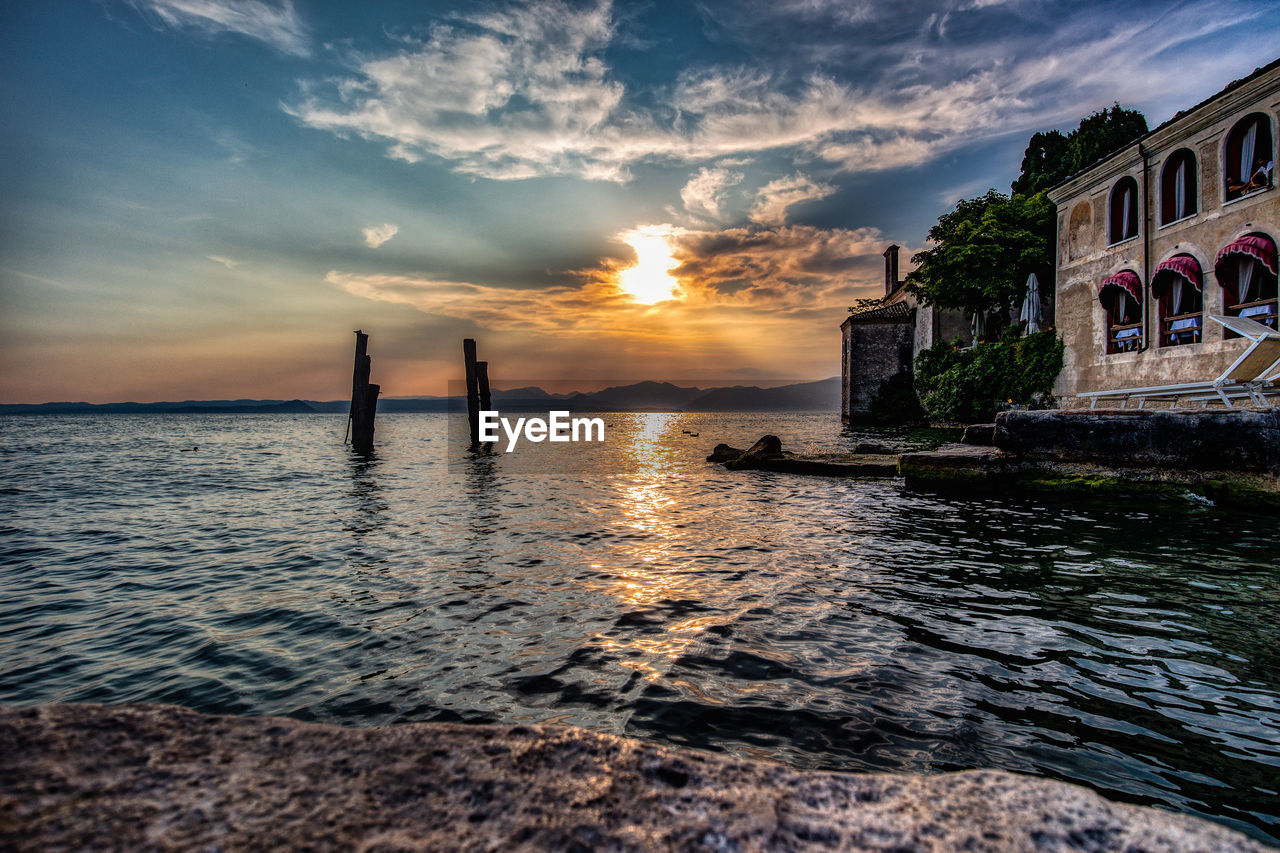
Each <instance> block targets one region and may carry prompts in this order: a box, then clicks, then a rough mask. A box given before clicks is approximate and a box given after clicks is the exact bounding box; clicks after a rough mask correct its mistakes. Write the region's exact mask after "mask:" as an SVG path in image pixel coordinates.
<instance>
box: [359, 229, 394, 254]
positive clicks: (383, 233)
mask: <svg viewBox="0 0 1280 853" xmlns="http://www.w3.org/2000/svg"><path fill="white" fill-rule="evenodd" d="M399 231H400V226H399V225H392V224H391V223H390V222H387V223H384V224H382V225H372V226H370V227H368V228H362V229H360V233H362V234H364V242H365V243H366V244H368V246H369V248H370V249H376V248H378V247H379V246H381V245H382V244H383V243H385V242H387V241H388V240H390V239H391V238H392V237H394V236H396V234H397V233H399Z"/></svg>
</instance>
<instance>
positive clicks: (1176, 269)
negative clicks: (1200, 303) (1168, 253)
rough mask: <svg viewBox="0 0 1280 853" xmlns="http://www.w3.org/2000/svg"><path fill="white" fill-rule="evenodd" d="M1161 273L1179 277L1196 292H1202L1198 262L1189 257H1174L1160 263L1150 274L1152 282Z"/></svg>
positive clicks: (1201, 277)
mask: <svg viewBox="0 0 1280 853" xmlns="http://www.w3.org/2000/svg"><path fill="white" fill-rule="evenodd" d="M1161 273H1167V274H1170V275H1176V276H1179V277H1180V278H1182V279H1184V280H1185V281H1186V282H1187V283H1188V284H1190V285H1191V286H1192V287H1194V288H1195V289H1196V290H1204V286H1203V276H1202V275H1201V274H1200V262H1199V261H1197V260H1196V259H1195V258H1193V257H1191V256H1190V255H1174V256H1173V257H1172V258H1170V259H1169V260H1167V261H1162V262H1161V263H1160V264H1159V266H1157V267H1156V269H1155V272H1153V273H1152V274H1151V280H1152V281H1153V282H1154V281H1155V278H1156V276H1158V275H1160V274H1161Z"/></svg>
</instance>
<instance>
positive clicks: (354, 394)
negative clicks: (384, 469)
mask: <svg viewBox="0 0 1280 853" xmlns="http://www.w3.org/2000/svg"><path fill="white" fill-rule="evenodd" d="M368 349H369V336H368V335H366V334H365V333H364V332H363V331H362V330H360V329H357V330H356V364H355V372H354V373H353V374H352V377H351V412H350V414H349V415H348V423H349V424H350V426H351V447H352V448H353V449H354V450H355V451H356V452H357V453H372V452H373V419H374V416H375V415H376V413H377V409H378V393H379V392H380V391H381V390H382V389H381V387H380V386H378V385H371V384H370V383H369V372H370V369H371V367H372V360H371V359H370V358H369V355H368Z"/></svg>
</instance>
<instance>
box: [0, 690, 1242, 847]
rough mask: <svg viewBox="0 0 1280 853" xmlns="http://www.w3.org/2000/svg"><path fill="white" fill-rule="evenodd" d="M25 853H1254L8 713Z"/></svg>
mask: <svg viewBox="0 0 1280 853" xmlns="http://www.w3.org/2000/svg"><path fill="white" fill-rule="evenodd" d="M0 848H3V849H7V850H8V849H12V850H50V849H116V850H196V849H198V850H223V851H230V850H272V849H311V850H335V849H336V850H359V851H397V850H468V851H469V850H494V851H497V850H503V851H506V850H579V851H594V850H699V851H701V850H706V851H754V850H809V849H824V850H830V849H839V850H876V851H888V850H902V851H905V850H922V851H923V850H928V851H932V850H975V851H982V850H988V851H990V850H1054V851H1065V850H1089V851H1111V850H1114V851H1120V850H1125V851H1139V850H1141V851H1149V853H1156V851H1175V850H1176V851H1206V853H1208V851H1215V853H1221V851H1258V850H1262V849H1264V848H1262V847H1261V845H1259V844H1257V843H1256V842H1254V841H1252V840H1250V839H1248V838H1246V837H1245V836H1243V835H1240V834H1238V833H1235V832H1232V831H1230V830H1228V829H1225V828H1223V827H1220V826H1217V825H1216V824H1213V823H1209V822H1206V821H1202V820H1197V819H1195V818H1190V817H1186V816H1182V815H1175V814H1171V813H1168V812H1164V811H1158V810H1155V809H1147V808H1139V807H1136V806H1127V805H1120V804H1116V803H1111V802H1108V801H1107V800H1105V799H1103V798H1101V797H1099V796H1098V795H1097V794H1094V793H1092V792H1091V791H1089V790H1087V789H1085V788H1081V787H1077V786H1075V785H1067V784H1063V783H1060V782H1051V781H1047V780H1043V779H1036V778H1032V777H1026V776H1019V775H1015V774H1011V773H1004V772H998V771H970V772H966V773H952V774H947V775H941V776H912V775H896V774H895V775H888V774H885V775H879V774H877V775H855V774H842V773H816V772H801V771H796V770H791V769H788V768H786V767H782V766H778V765H773V764H766V763H758V762H749V761H738V760H732V759H727V758H722V757H718V756H713V755H703V754H699V753H694V752H679V751H675V750H670V749H663V748H659V747H655V746H650V745H648V744H644V743H640V742H638V741H633V740H627V739H625V738H618V737H610V736H605V735H598V734H592V733H590V732H586V731H583V730H580V729H570V728H555V727H548V726H516V727H511V726H465V725H455V724H445V723H421V724H409V725H398V726H391V727H387V728H379V729H351V728H340V727H336V726H326V725H317V724H313V723H301V722H298V721H296V720H289V719H284V718H261V719H254V718H243V717H217V716H207V715H202V714H197V713H194V712H191V711H187V710H184V709H181V708H175V707H170V706H164V705H124V706H106V705H47V706H42V707H37V708H27V709H0Z"/></svg>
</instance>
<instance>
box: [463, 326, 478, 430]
mask: <svg viewBox="0 0 1280 853" xmlns="http://www.w3.org/2000/svg"><path fill="white" fill-rule="evenodd" d="M462 362H463V367H464V368H465V369H466V373H467V425H468V426H469V427H470V428H471V432H470V435H471V446H472V447H475V446H476V445H478V444H479V443H480V377H479V372H478V371H477V369H476V340H475V338H464V339H463V341H462Z"/></svg>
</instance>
